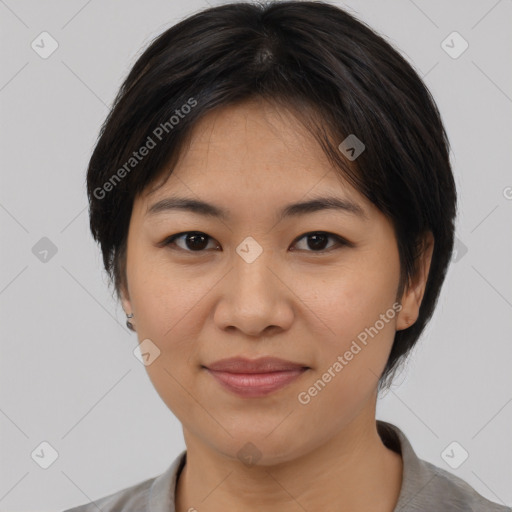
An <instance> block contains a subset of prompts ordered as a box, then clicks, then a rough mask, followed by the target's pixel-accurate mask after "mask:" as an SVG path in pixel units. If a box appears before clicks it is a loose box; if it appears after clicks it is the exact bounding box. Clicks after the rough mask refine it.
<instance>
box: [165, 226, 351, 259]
mask: <svg viewBox="0 0 512 512" xmlns="http://www.w3.org/2000/svg"><path fill="white" fill-rule="evenodd" d="M186 235H204V236H206V237H207V238H208V239H209V240H214V239H213V238H212V237H211V236H209V235H207V234H206V233H203V232H202V231H183V232H181V233H176V234H174V235H171V236H169V237H167V238H166V239H165V240H164V241H163V242H161V243H160V244H159V246H160V247H169V248H170V249H172V250H181V251H184V252H189V253H198V254H199V253H203V252H205V251H206V250H205V249H201V250H197V251H192V250H189V249H183V248H182V247H179V246H176V244H175V243H174V242H175V240H177V239H179V238H181V237H184V236H186ZM311 235H327V237H328V238H332V239H334V240H335V241H336V242H337V244H338V247H337V248H338V249H340V248H341V247H343V246H347V247H354V244H353V243H352V242H349V241H348V240H346V239H344V238H342V237H341V236H338V235H335V234H333V233H328V232H326V231H309V232H308V233H304V234H303V235H301V236H300V237H298V238H296V239H295V241H294V242H293V243H294V244H296V243H297V242H299V241H300V240H302V239H303V238H305V237H307V236H311ZM333 248H334V249H336V246H331V247H329V248H327V249H322V250H320V251H311V250H306V252H310V253H313V254H324V253H327V252H330V251H331V250H333ZM302 250H305V249H302Z"/></svg>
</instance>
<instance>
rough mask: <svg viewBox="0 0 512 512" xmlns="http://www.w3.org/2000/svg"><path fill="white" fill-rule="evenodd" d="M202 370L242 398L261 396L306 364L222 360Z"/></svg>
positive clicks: (272, 359) (288, 380) (268, 359)
mask: <svg viewBox="0 0 512 512" xmlns="http://www.w3.org/2000/svg"><path fill="white" fill-rule="evenodd" d="M205 369H206V370H207V371H208V373H210V375H212V376H213V377H214V378H215V379H216V380H217V381H218V382H219V383H220V384H221V385H222V386H223V387H224V388H225V389H227V390H229V391H231V392H232V393H235V394H236V395H238V396H242V397H262V396H266V395H268V394H270V393H273V392H275V391H277V390H279V389H281V388H283V387H285V386H287V385H288V384H290V383H291V382H292V381H294V380H295V379H297V378H298V377H300V376H301V375H302V374H303V373H304V372H305V371H306V370H308V369H309V367H307V366H304V365H303V364H299V363H293V362H291V361H285V360H284V359H278V358H275V357H262V358H259V359H246V358H243V357H235V358H230V359H222V360H220V361H216V362H215V363H212V364H209V365H208V366H205Z"/></svg>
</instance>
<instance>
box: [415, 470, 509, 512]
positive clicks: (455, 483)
mask: <svg viewBox="0 0 512 512" xmlns="http://www.w3.org/2000/svg"><path fill="white" fill-rule="evenodd" d="M422 463H423V464H424V466H425V468H426V469H427V471H428V473H429V474H430V475H431V481H430V484H429V485H427V487H426V488H425V492H424V496H423V497H422V501H423V502H424V503H425V504H429V505H432V506H436V505H442V506H443V510H445V511H447V512H451V511H453V512H455V511H457V512H458V511H464V512H512V508H510V507H507V506H505V505H499V504H498V503H494V502H492V501H489V500H488V499H486V498H484V497H483V496H482V495H481V494H479V493H478V492H477V491H476V490H475V489H473V487H471V486H470V485H469V484H468V483H467V482H465V481H464V480H462V479H461V478H459V477H458V476H456V475H453V474H452V473H449V472H448V471H446V470H444V469H442V468H439V467H437V466H434V465H433V464H431V463H429V462H427V461H422Z"/></svg>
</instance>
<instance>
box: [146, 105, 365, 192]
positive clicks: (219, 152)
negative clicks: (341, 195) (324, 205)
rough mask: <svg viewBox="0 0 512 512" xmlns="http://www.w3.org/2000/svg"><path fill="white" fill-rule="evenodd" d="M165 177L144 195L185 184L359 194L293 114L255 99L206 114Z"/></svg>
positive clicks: (203, 186)
mask: <svg viewBox="0 0 512 512" xmlns="http://www.w3.org/2000/svg"><path fill="white" fill-rule="evenodd" d="M165 178H166V181H165V182H162V181H160V182H158V183H157V184H156V186H155V187H152V188H151V189H149V190H148V191H147V194H148V196H149V195H154V196H157V195H161V194H165V192H166V190H169V189H173V190H175V189H183V188H186V184H187V183H194V184H196V185H198V186H200V187H201V188H205V189H208V190H216V191H219V192H220V191H222V190H223V189H227V190H232V188H233V187H235V186H244V187H250V188H251V190H253V191H255V190H256V189H258V190H259V189H262V188H263V189H264V188H267V189H268V191H269V192H270V191H271V190H274V191H275V190H276V189H286V190H289V191H291V190H294V191H295V193H299V192H302V194H304V193H306V192H307V189H310V188H312V187H315V186H317V184H320V183H321V185H322V186H323V187H328V188H331V189H333V190H341V191H344V192H345V193H346V194H348V195H350V196H358V195H359V194H358V192H357V191H356V190H355V189H354V188H353V187H352V186H351V185H349V184H348V183H347V182H346V180H344V179H343V177H342V176H341V175H340V172H339V171H338V170H337V169H335V168H334V167H333V165H332V164H331V162H330V161H329V160H328V158H327V156H326V155H325V153H324V151H323V150H322V148H321V147H320V146H319V144H318V142H317V140H316V139H315V138H314V136H313V135H312V134H311V133H309V132H308V131H307V130H306V128H305V127H304V126H303V124H302V123H301V122H300V121H299V119H298V118H297V117H296V116H295V115H294V114H293V113H292V112H291V111H289V110H287V109H284V108H281V107H276V106H275V105H273V104H270V103H269V102H267V101H264V100H259V99H252V100H249V101H246V102H243V103H240V104H236V105H229V106H225V107H222V108H220V109H217V110H215V111H212V112H210V113H208V114H206V115H205V116H204V117H203V118H202V119H201V120H200V121H199V122H198V123H197V125H196V126H195V127H194V129H193V131H192V133H191V136H190V137H189V139H188V141H187V143H186V144H185V146H184V147H183V150H182V151H181V155H180V158H179V160H178V162H177V163H176V165H175V166H174V168H173V172H172V174H170V175H169V176H165ZM160 186H162V187H161V188H158V187H160Z"/></svg>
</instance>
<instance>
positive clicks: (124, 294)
mask: <svg viewBox="0 0 512 512" xmlns="http://www.w3.org/2000/svg"><path fill="white" fill-rule="evenodd" d="M119 292H120V294H121V303H122V305H123V309H124V312H125V313H127V314H129V313H132V303H131V300H130V294H129V292H128V287H127V286H126V283H125V282H123V283H121V284H120V286H119Z"/></svg>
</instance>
